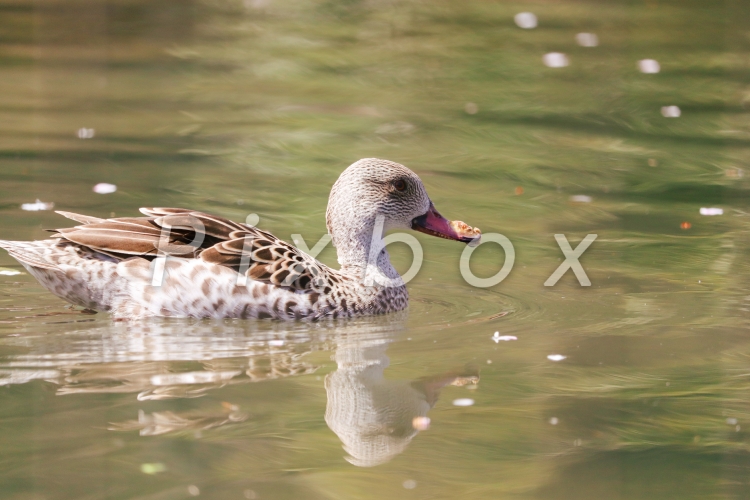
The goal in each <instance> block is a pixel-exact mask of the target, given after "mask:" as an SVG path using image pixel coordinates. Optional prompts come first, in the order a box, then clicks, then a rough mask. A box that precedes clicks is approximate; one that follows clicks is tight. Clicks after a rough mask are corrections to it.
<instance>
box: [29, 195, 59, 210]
mask: <svg viewBox="0 0 750 500" xmlns="http://www.w3.org/2000/svg"><path fill="white" fill-rule="evenodd" d="M54 207H55V204H54V203H52V202H49V203H47V202H44V201H41V200H39V198H37V200H36V201H35V202H34V203H24V204H23V205H21V210H28V211H29V212H38V211H40V210H52V209H53V208H54Z"/></svg>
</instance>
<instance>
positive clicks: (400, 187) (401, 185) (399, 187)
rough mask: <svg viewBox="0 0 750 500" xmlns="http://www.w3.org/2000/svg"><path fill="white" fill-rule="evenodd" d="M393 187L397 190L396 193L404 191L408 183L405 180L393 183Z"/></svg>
mask: <svg viewBox="0 0 750 500" xmlns="http://www.w3.org/2000/svg"><path fill="white" fill-rule="evenodd" d="M393 187H394V188H396V191H403V190H404V189H406V181H405V180H403V179H399V180H397V181H396V182H394V183H393Z"/></svg>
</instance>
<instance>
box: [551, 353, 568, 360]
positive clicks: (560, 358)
mask: <svg viewBox="0 0 750 500" xmlns="http://www.w3.org/2000/svg"><path fill="white" fill-rule="evenodd" d="M565 358H567V356H563V355H562V354H550V355H549V356H547V359H549V360H550V361H562V360H563V359H565Z"/></svg>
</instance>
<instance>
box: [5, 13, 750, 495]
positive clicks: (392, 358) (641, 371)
mask: <svg viewBox="0 0 750 500" xmlns="http://www.w3.org/2000/svg"><path fill="white" fill-rule="evenodd" d="M523 11H531V12H533V13H535V14H536V16H537V17H538V19H539V25H538V27H537V28H535V29H530V30H525V29H521V28H519V27H518V26H516V25H515V23H514V21H513V16H514V15H515V14H517V13H518V12H523ZM582 32H583V33H594V34H596V35H597V36H598V40H599V45H598V46H596V47H581V46H579V45H578V44H577V43H576V34H577V33H582ZM748 33H750V9H749V8H748V7H747V5H746V3H745V2H740V1H735V2H698V1H680V2H677V1H673V2H669V1H656V0H654V1H646V2H624V1H611V2H579V1H568V0H565V1H555V2H526V3H524V2H517V3H508V2H495V3H490V2H483V1H468V2H460V3H456V2H440V1H436V2H421V1H398V2H374V1H335V0H322V1H312V2H302V1H295V0H245V1H244V2H240V1H229V0H227V1H219V0H195V1H182V2H173V1H161V2H156V3H154V2H145V1H138V0H116V1H114V0H113V1H98V0H97V1H93V0H81V1H76V2H64V3H63V2H30V1H26V0H19V1H17V2H2V3H0V71H1V72H2V78H0V165H1V167H0V226H1V227H2V233H1V234H0V237H2V238H3V239H18V240H31V239H40V238H44V237H46V235H47V234H48V233H46V232H45V229H47V228H55V227H64V226H66V225H68V222H69V221H67V220H65V219H63V218H62V217H60V216H58V215H56V214H54V213H53V212H52V211H39V212H29V211H23V210H21V209H20V206H21V204H23V203H31V202H34V201H35V200H36V199H40V200H42V201H43V202H53V203H54V204H55V208H56V209H60V210H67V211H73V212H82V213H86V214H91V215H96V216H100V217H109V216H113V215H116V216H127V215H135V214H136V213H137V209H138V207H140V206H183V207H191V208H195V209H199V210H203V211H207V212H213V213H217V214H220V215H223V216H226V217H230V218H234V219H235V220H240V221H241V220H244V219H245V217H246V216H247V215H248V214H251V213H254V214H257V215H258V216H259V217H260V223H259V226H260V227H261V228H262V229H265V230H270V231H272V232H274V234H276V235H278V236H279V237H281V238H283V239H287V240H291V234H302V235H303V237H304V238H305V239H306V241H307V243H308V245H309V246H312V244H313V243H314V242H316V241H318V239H319V238H320V237H321V236H323V234H324V233H325V231H326V230H325V223H324V212H325V205H326V201H327V196H328V191H329V189H330V186H331V185H332V183H333V182H334V181H335V179H336V177H337V176H338V174H339V173H340V172H341V171H342V170H343V169H344V168H345V167H346V166H348V165H349V164H350V163H352V162H353V161H356V160H357V159H359V158H363V157H380V158H387V159H390V160H394V161H398V162H401V163H403V164H405V165H407V166H409V167H410V168H412V169H413V170H415V171H416V172H417V173H418V174H419V175H420V176H421V177H422V179H423V180H424V182H425V184H426V186H427V189H428V191H429V193H430V195H431V197H432V199H433V201H434V202H435V204H436V206H437V207H438V208H439V210H440V211H441V212H442V213H443V214H445V215H447V216H449V217H451V218H456V219H461V220H465V221H467V222H468V223H470V224H472V225H474V226H478V227H480V228H482V229H483V231H484V232H485V233H487V232H498V233H502V234H504V235H506V236H507V237H508V238H509V239H510V240H511V241H512V242H513V244H514V247H515V251H516V262H515V266H514V268H513V270H512V272H511V273H510V275H509V277H508V278H507V279H506V280H505V281H503V282H502V283H501V284H499V285H496V286H493V287H491V288H487V289H479V288H474V287H471V286H469V285H468V284H467V283H466V282H465V281H464V280H463V279H462V277H461V275H460V273H459V266H458V263H459V258H460V255H461V252H462V251H463V247H462V245H459V244H456V243H454V242H449V241H445V240H440V239H436V238H430V237H427V236H424V235H419V236H417V238H418V239H419V240H420V241H421V242H422V243H423V247H424V251H425V263H424V265H423V267H422V270H421V272H420V273H419V274H418V275H417V277H416V278H415V279H414V281H412V282H411V283H410V285H409V287H410V294H411V307H410V309H409V310H408V312H406V313H404V314H398V315H393V316H388V317H381V318H369V319H359V320H355V321H346V322H335V323H325V324H313V325H309V324H295V323H278V322H270V321H235V320H227V321H196V320H153V321H146V322H137V323H113V322H111V321H110V319H109V318H108V317H107V316H106V315H103V314H98V315H88V314H84V313H83V312H81V311H79V310H78V309H76V308H73V309H71V308H69V307H67V306H66V304H64V303H63V302H61V301H60V300H58V299H56V298H55V297H53V296H51V295H50V294H48V293H47V292H45V291H44V290H43V289H42V288H41V287H40V286H39V285H37V284H36V282H35V281H34V280H33V279H32V278H31V277H30V276H29V275H27V274H17V275H12V272H10V271H23V269H22V268H21V267H20V266H19V265H18V264H17V263H16V262H15V261H13V260H12V259H11V258H10V257H8V256H7V254H5V253H2V255H0V266H2V268H3V270H4V271H6V274H2V275H0V450H1V451H0V464H1V465H2V467H0V491H2V497H3V498H9V499H100V498H111V499H136V498H137V499H172V498H175V499H177V498H189V497H192V496H199V497H204V498H221V499H225V498H226V499H230V498H238V499H241V498H248V499H253V498H261V499H286V498H289V499H298V498H306V499H341V498H347V499H349V498H363V499H364V498H373V499H375V498H378V499H381V498H384V497H385V498H404V499H408V498H469V497H471V498H477V499H481V498H487V499H490V498H492V499H497V498H543V499H551V498H552V499H577V500H582V499H583V500H585V499H600V498H622V499H660V500H661V499H669V498H675V499H686V498H700V499H705V498H745V497H747V496H748V493H750V484H748V483H749V480H748V477H750V453H749V451H750V450H749V446H748V443H750V438H748V434H747V432H748V431H750V403H749V401H750V340H748V320H749V319H750V312H749V311H750V292H748V283H749V280H750V273H749V271H750V269H749V266H748V263H747V262H748V261H747V255H748V251H749V250H750V237H749V236H748V235H750V232H749V229H750V223H749V221H750V219H748V212H750V203H749V202H748V194H749V190H750V185H749V184H748V176H747V173H748V169H750V164H748V158H750V156H748V155H749V153H750V121H748V115H747V106H748V102H750V91H749V89H750V87H748V83H749V82H748V64H747V61H748V54H750V50H749V49H750V38H748ZM550 52H560V53H564V54H566V55H567V58H568V61H569V65H568V66H567V67H562V68H550V67H547V66H545V65H544V63H543V56H544V54H547V53H550ZM642 59H655V60H657V61H658V62H659V63H660V72H659V73H657V74H644V73H641V72H640V71H639V70H638V61H639V60H642ZM665 106H678V107H679V109H680V112H681V114H680V116H679V117H678V118H667V117H664V116H663V115H662V112H661V110H662V107H665ZM81 129H85V130H84V131H81ZM92 135H93V137H90V136H92ZM79 136H83V137H84V138H83V139H81V138H79ZM86 137H89V138H86ZM99 182H108V183H112V184H116V185H117V186H118V190H117V192H116V193H113V194H108V195H100V194H96V193H94V192H93V191H92V187H93V186H94V185H95V184H97V183H99ZM702 207H703V208H721V209H722V210H723V215H718V216H702V215H700V212H699V210H700V208H702ZM557 233H561V234H565V235H567V237H568V239H569V240H570V241H571V242H572V244H573V246H575V245H576V244H577V242H578V241H580V240H581V239H582V238H583V237H584V236H585V235H587V234H597V235H598V238H597V240H596V241H595V243H594V244H593V245H592V246H591V247H590V248H589V250H587V251H586V253H585V254H584V255H583V257H582V258H581V262H582V264H583V267H584V268H585V270H586V273H587V274H588V277H589V278H590V280H591V283H592V285H591V286H590V287H581V286H580V285H579V283H578V281H577V280H576V278H575V276H574V275H573V274H572V273H571V272H568V273H567V274H566V275H565V276H564V277H563V278H562V279H561V280H560V282H559V283H558V284H557V285H555V286H554V287H545V286H544V285H543V284H544V282H545V280H546V279H547V278H548V277H549V276H550V275H551V274H552V272H553V271H554V270H555V269H556V268H557V266H558V265H559V264H560V262H561V261H562V258H563V256H562V252H561V251H560V249H559V247H558V246H557V243H556V242H555V239H554V234H557ZM392 255H393V256H394V260H395V262H396V264H397V267H398V268H399V269H401V270H405V269H407V268H408V266H409V257H410V253H409V250H408V249H407V248H401V247H396V248H394V249H393V251H392ZM320 257H321V259H322V260H324V261H325V262H326V263H328V264H334V263H335V253H334V251H333V249H331V248H330V247H329V248H327V249H326V250H325V251H324V252H323V254H321V256H320ZM502 259H503V254H502V252H501V251H500V250H499V249H498V247H497V246H493V245H483V246H482V247H480V248H479V249H478V250H477V251H476V252H475V254H474V257H473V260H472V269H473V271H474V272H475V273H476V274H477V275H479V276H482V277H486V276H489V275H491V274H493V273H495V272H497V270H498V269H499V268H500V266H501V263H502ZM495 332H498V334H499V335H501V336H514V337H516V338H517V340H514V341H507V342H506V341H499V342H495V341H493V339H492V336H493V334H494V333H495ZM554 354H558V355H561V356H565V359H563V360H561V361H557V362H555V361H551V360H550V359H548V356H550V355H554ZM461 399H470V400H473V405H470V406H457V405H454V401H456V400H461ZM425 418H429V419H430V425H429V428H428V429H425V427H426V420H425ZM420 429H421V430H420Z"/></svg>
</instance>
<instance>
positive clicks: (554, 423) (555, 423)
mask: <svg viewBox="0 0 750 500" xmlns="http://www.w3.org/2000/svg"><path fill="white" fill-rule="evenodd" d="M549 423H550V424H552V425H557V424H559V423H560V420H558V419H557V417H552V418H551V419H549Z"/></svg>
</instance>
